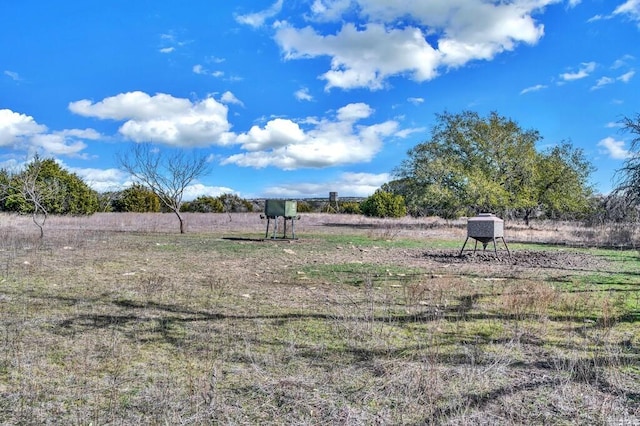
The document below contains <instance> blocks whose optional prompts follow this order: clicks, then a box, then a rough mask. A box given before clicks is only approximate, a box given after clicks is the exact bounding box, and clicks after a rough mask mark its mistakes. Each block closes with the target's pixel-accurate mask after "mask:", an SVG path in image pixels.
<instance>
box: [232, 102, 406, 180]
mask: <svg viewBox="0 0 640 426" xmlns="http://www.w3.org/2000/svg"><path fill="white" fill-rule="evenodd" d="M372 113H373V110H372V109H371V108H370V107H369V106H368V105H366V104H362V103H356V104H349V105H346V106H344V107H342V108H340V109H339V110H338V111H337V112H336V114H335V117H334V118H333V119H327V118H324V119H320V120H316V119H306V120H300V121H299V122H296V121H293V120H288V119H283V118H276V119H273V120H270V121H269V122H268V123H267V124H266V125H265V126H264V127H258V126H253V127H252V128H251V129H250V130H249V131H248V132H246V133H242V134H240V135H238V137H237V139H236V141H237V142H238V143H241V144H242V148H243V149H244V150H246V151H248V152H246V153H241V154H236V155H232V156H230V157H228V158H227V159H225V160H223V162H222V164H236V165H239V166H243V167H256V168H262V167H268V166H273V167H278V168H282V169H285V170H293V169H298V168H302V167H311V168H322V167H329V166H335V165H339V164H353V163H361V162H366V161H370V160H371V159H372V158H373V156H374V155H375V154H377V153H378V152H379V151H380V149H381V147H382V139H383V138H385V137H389V136H392V135H394V134H395V133H396V132H397V130H398V123H397V122H396V121H386V122H383V123H378V124H372V125H364V124H358V123H359V121H360V120H363V119H365V118H368V117H369V116H370V115H371V114H372ZM301 124H304V125H306V127H307V128H303V127H301Z"/></svg>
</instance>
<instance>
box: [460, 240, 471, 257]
mask: <svg viewBox="0 0 640 426" xmlns="http://www.w3.org/2000/svg"><path fill="white" fill-rule="evenodd" d="M467 241H469V237H467V238H466V239H465V240H464V244H463V245H462V248H461V249H460V254H458V257H460V256H462V251H463V250H464V246H466V245H467Z"/></svg>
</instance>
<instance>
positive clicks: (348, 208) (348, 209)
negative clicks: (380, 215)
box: [340, 201, 362, 214]
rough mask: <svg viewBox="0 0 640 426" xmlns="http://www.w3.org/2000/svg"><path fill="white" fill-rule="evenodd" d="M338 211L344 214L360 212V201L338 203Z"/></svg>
mask: <svg viewBox="0 0 640 426" xmlns="http://www.w3.org/2000/svg"><path fill="white" fill-rule="evenodd" d="M340 212H341V213H345V214H362V211H361V210H360V203H354V202H351V201H349V202H346V203H341V204H340Z"/></svg>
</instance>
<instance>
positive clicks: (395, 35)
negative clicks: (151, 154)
mask: <svg viewBox="0 0 640 426" xmlns="http://www.w3.org/2000/svg"><path fill="white" fill-rule="evenodd" d="M0 23H1V25H0V39H1V40H2V43H0V167H4V168H16V167H20V165H21V164H23V163H24V161H25V160H26V159H28V158H30V157H31V156H32V155H33V154H34V153H38V154H40V155H41V156H45V157H53V158H56V159H57V160H58V161H59V162H60V163H61V164H62V165H63V166H64V167H65V168H66V169H68V170H70V171H72V172H74V173H76V174H78V175H79V176H81V177H82V178H83V179H84V180H85V182H87V183H89V184H90V185H91V186H92V187H93V188H94V189H96V190H98V191H108V190H117V189H122V188H123V187H126V186H127V185H129V184H130V179H129V177H128V176H127V175H126V174H124V173H123V171H121V170H119V168H118V163H117V160H116V153H123V152H126V151H127V150H129V149H130V148H131V146H132V144H134V143H140V142H152V143H154V144H155V145H156V146H157V147H159V148H160V149H165V148H168V149H176V148H178V149H186V150H193V151H195V152H196V153H198V154H203V155H207V156H208V158H209V160H210V163H211V164H210V165H211V171H210V173H209V174H208V175H207V176H204V177H202V178H201V179H200V180H199V181H198V182H194V185H192V187H190V188H189V189H188V191H187V194H186V198H187V199H192V198H194V197H196V196H199V195H219V194H221V193H225V192H226V193H230V192H233V193H237V194H238V195H240V196H242V197H246V198H253V197H274V198H285V197H291V198H304V197H314V196H328V193H329V192H330V191H337V192H338V194H339V196H345V197H346V196H367V195H370V194H371V193H373V192H374V191H375V189H377V188H378V187H380V185H382V184H383V183H385V182H387V181H389V180H390V179H391V178H392V176H391V173H392V171H393V169H394V168H395V167H396V166H398V165H399V164H400V162H401V161H402V160H403V159H405V158H406V152H407V150H408V149H410V148H411V147H413V146H415V145H416V144H418V143H420V142H423V141H425V140H428V139H429V136H430V134H429V131H430V129H431V127H432V126H433V125H434V123H435V119H436V114H438V113H442V112H445V111H447V112H451V113H457V112H462V111H464V110H471V111H476V112H478V113H480V114H481V115H486V114H488V113H489V112H491V111H496V112H498V113H499V114H500V115H503V116H506V117H509V118H512V119H514V120H515V121H516V122H518V123H519V124H520V125H521V126H522V127H523V128H525V129H536V130H538V131H539V132H540V134H541V135H542V136H543V138H544V139H543V140H542V141H541V142H540V144H539V149H540V150H543V149H545V148H548V147H550V146H553V145H554V144H557V143H559V142H561V141H566V140H569V141H571V142H572V143H573V145H574V146H575V147H579V148H582V149H583V150H584V152H585V154H586V156H587V157H588V158H589V159H590V160H591V161H592V162H593V164H594V165H595V166H596V167H597V171H596V172H595V173H594V174H593V184H594V185H595V187H596V189H597V190H598V191H599V192H602V193H606V192H608V191H610V189H611V188H612V186H613V185H614V182H613V178H614V173H615V170H616V169H618V168H620V166H621V165H622V162H623V161H624V159H625V157H626V156H627V155H629V153H628V152H627V149H628V148H629V146H630V135H627V134H625V133H623V132H621V131H620V127H619V121H620V119H621V118H622V117H624V116H628V117H631V116H635V114H637V113H639V112H640V102H639V97H638V94H639V93H640V82H639V77H640V76H638V75H636V72H637V70H638V69H639V68H640V0H606V1H605V0H593V1H590V0H569V1H559V0H558V1H555V0H511V1H488V0H487V1H483V0H415V1H410V2H392V1H389V0H295V1H293V0H277V1H274V2H269V1H264V2H258V1H211V0H207V1H205V0H184V1H177V0H171V1H169V0H138V1H131V0H127V1H123V0H112V1H109V2H92V1H75V0H66V1H64V2H52V1H42V0H21V1H8V0H6V1H2V2H0Z"/></svg>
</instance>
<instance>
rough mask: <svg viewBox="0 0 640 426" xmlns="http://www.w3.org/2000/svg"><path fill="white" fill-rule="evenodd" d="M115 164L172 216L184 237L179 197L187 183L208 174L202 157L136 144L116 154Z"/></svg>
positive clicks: (181, 195)
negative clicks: (129, 149) (127, 150)
mask: <svg viewBox="0 0 640 426" xmlns="http://www.w3.org/2000/svg"><path fill="white" fill-rule="evenodd" d="M118 161H119V163H120V165H121V167H122V168H123V169H124V170H126V171H127V172H128V173H129V174H131V176H132V177H133V179H134V180H135V181H137V182H138V183H140V184H141V185H143V186H145V187H147V188H148V189H150V190H151V191H153V192H154V193H155V194H156V195H157V196H158V198H160V201H161V202H162V203H163V204H164V205H165V206H166V207H167V208H168V209H169V210H171V211H172V212H173V213H175V215H176V216H177V217H178V221H179V222H180V233H181V234H184V233H185V223H184V218H183V217H182V215H181V213H180V208H181V207H182V197H183V195H184V190H185V189H186V187H187V186H188V185H189V184H191V183H192V182H193V181H194V180H195V179H197V178H198V177H200V176H203V175H204V174H206V173H207V172H208V163H207V159H206V157H205V156H197V155H191V156H189V155H187V154H186V153H185V152H184V151H181V150H173V151H165V152H162V151H160V150H157V149H152V148H151V146H150V145H149V144H136V145H134V146H133V148H132V149H131V151H129V152H127V153H125V154H120V155H118Z"/></svg>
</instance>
